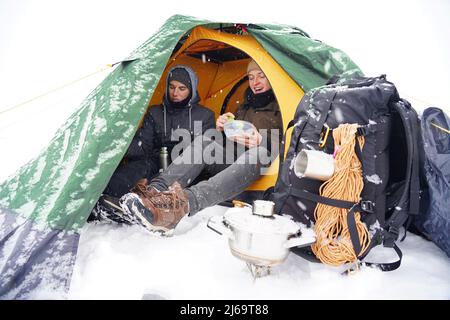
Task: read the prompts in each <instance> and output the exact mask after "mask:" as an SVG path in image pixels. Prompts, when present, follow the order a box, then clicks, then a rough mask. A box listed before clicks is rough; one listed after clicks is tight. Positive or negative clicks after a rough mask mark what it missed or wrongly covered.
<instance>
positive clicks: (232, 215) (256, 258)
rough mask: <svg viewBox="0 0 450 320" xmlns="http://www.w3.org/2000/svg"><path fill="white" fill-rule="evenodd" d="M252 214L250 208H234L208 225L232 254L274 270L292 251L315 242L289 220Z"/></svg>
mask: <svg viewBox="0 0 450 320" xmlns="http://www.w3.org/2000/svg"><path fill="white" fill-rule="evenodd" d="M260 205H261V204H260ZM269 207H270V206H269ZM252 211H254V210H252V208H249V207H242V208H238V207H234V208H230V209H228V210H227V211H226V212H225V214H224V215H223V216H214V217H211V218H210V219H209V221H208V224H207V226H208V227H209V228H210V229H212V230H214V231H215V232H217V233H219V234H221V235H223V236H225V237H227V238H228V244H229V246H230V250H231V253H232V254H233V255H234V256H235V257H237V258H239V259H241V260H244V261H246V262H247V263H251V264H253V265H255V266H267V267H271V266H274V265H277V264H280V263H282V262H283V261H284V260H286V258H287V256H288V255H289V252H290V250H289V249H290V248H292V247H299V246H301V247H303V246H308V245H311V244H312V243H314V242H315V237H313V236H302V234H301V232H300V227H299V226H298V225H297V224H296V223H295V222H294V221H292V220H291V219H289V218H286V217H283V216H280V215H276V214H273V215H271V216H263V215H257V214H253V212H252ZM256 212H259V210H256Z"/></svg>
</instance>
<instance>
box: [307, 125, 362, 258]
mask: <svg viewBox="0 0 450 320" xmlns="http://www.w3.org/2000/svg"><path fill="white" fill-rule="evenodd" d="M357 128H358V125H357V124H341V125H339V127H338V128H336V129H334V130H333V138H334V145H335V148H336V150H337V151H338V152H337V154H336V158H335V166H336V169H335V172H334V174H333V176H332V177H331V178H330V179H329V180H327V181H326V182H325V183H323V184H322V185H321V186H320V191H319V192H320V195H322V196H324V197H328V198H333V199H340V200H346V201H352V202H359V200H360V195H361V191H362V189H363V187H364V183H363V179H362V169H361V162H360V161H359V159H358V156H357V155H356V153H355V142H356V138H355V134H356V130H357ZM358 143H359V145H360V147H361V149H362V147H363V145H364V137H362V136H360V137H358ZM347 212H348V210H347V209H341V208H337V207H331V206H327V205H324V204H321V203H319V204H317V206H316V209H315V211H314V216H315V218H316V224H315V226H314V230H315V232H316V243H315V244H314V245H313V246H312V250H313V252H314V254H315V255H316V257H317V258H318V259H319V260H320V261H322V262H323V263H325V264H329V265H333V266H339V265H342V264H344V263H349V262H355V261H356V260H357V257H358V255H359V254H360V252H357V253H355V251H354V249H353V245H352V241H351V239H350V233H349V230H348V226H347ZM355 221H356V227H357V230H358V236H359V240H360V243H361V253H362V252H364V251H365V250H366V249H367V248H368V246H369V244H370V238H369V232H368V230H367V227H366V225H365V224H364V223H362V222H361V220H360V214H359V213H355Z"/></svg>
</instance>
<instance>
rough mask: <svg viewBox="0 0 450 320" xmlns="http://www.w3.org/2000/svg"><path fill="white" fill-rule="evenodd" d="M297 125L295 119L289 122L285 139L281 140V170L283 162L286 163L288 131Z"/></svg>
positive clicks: (284, 135)
mask: <svg viewBox="0 0 450 320" xmlns="http://www.w3.org/2000/svg"><path fill="white" fill-rule="evenodd" d="M295 123H296V121H295V119H292V120H291V121H289V124H288V126H287V128H286V130H285V131H284V134H283V138H282V139H281V148H280V165H279V168H281V165H282V164H283V162H284V154H285V152H286V134H287V131H288V130H289V129H290V128H292V127H293V126H294V125H295ZM305 124H306V121H305Z"/></svg>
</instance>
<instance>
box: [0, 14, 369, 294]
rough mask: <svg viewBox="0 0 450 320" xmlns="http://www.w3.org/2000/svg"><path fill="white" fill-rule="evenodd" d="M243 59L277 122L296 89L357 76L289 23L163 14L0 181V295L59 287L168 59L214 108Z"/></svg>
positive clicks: (237, 88) (291, 106)
mask: <svg viewBox="0 0 450 320" xmlns="http://www.w3.org/2000/svg"><path fill="white" fill-rule="evenodd" d="M251 58H252V59H254V60H255V61H256V62H257V63H258V64H259V65H260V66H261V68H262V70H263V71H264V72H265V73H266V75H267V77H268V79H269V81H270V83H271V85H272V87H273V90H274V93H275V96H276V98H277V100H278V102H279V105H280V109H281V113H282V117H283V123H284V129H286V128H287V125H288V123H289V121H290V120H291V119H292V118H293V115H294V112H295V109H296V107H297V105H298V103H299V101H300V99H301V97H302V96H303V94H304V92H305V91H307V90H309V89H312V88H315V87H318V86H322V85H324V84H325V83H326V81H327V80H328V79H329V78H331V77H332V76H333V75H342V74H352V73H360V74H361V71H360V69H359V68H358V67H357V66H356V65H355V63H354V62H352V60H351V59H350V58H349V57H348V56H347V55H346V54H345V53H343V52H342V51H340V50H338V49H335V48H332V47H330V46H328V45H326V44H324V43H322V42H320V41H318V40H313V39H311V38H310V37H309V36H308V34H306V33H305V32H303V31H302V30H300V29H298V28H296V27H290V26H285V25H266V24H258V25H256V24H230V23H215V22H211V21H205V20H199V19H196V18H192V17H186V16H180V15H176V16H173V17H171V18H170V19H169V20H167V22H166V23H165V24H164V25H163V26H162V27H161V28H160V29H159V30H158V31H157V32H156V33H155V34H154V35H153V36H152V37H151V38H150V39H148V40H147V41H146V42H145V43H144V44H142V45H141V46H140V47H138V48H137V49H136V50H135V51H134V52H132V53H131V55H130V56H129V57H128V58H126V59H124V60H123V61H122V62H121V63H120V64H118V65H117V67H116V68H115V69H114V70H113V71H112V72H111V73H110V74H109V75H108V76H107V77H106V79H105V80H104V81H103V82H102V83H100V84H99V85H98V87H97V88H95V89H94V90H93V91H92V92H91V94H89V96H88V97H87V98H86V99H85V100H84V101H83V102H82V104H81V106H80V107H79V109H78V110H77V111H76V112H75V113H74V114H73V115H72V116H71V117H70V118H69V119H68V120H67V121H66V123H65V124H64V125H63V126H62V127H61V128H60V129H59V130H58V131H57V133H56V135H55V136H54V138H53V139H52V140H51V142H50V144H49V145H48V146H47V147H46V149H45V150H43V151H42V152H41V153H40V154H39V155H38V156H37V157H36V158H35V159H33V160H32V161H30V162H29V163H27V164H26V165H25V166H23V167H22V168H20V169H19V170H18V172H16V174H15V175H14V176H13V177H11V178H9V179H8V180H7V181H4V182H3V183H2V184H0V298H4V299H27V298H32V297H33V292H36V291H38V290H39V289H40V288H46V289H47V290H48V289H49V288H51V289H52V290H53V291H54V292H61V294H62V295H64V294H65V293H67V291H68V288H69V285H70V278H71V274H72V269H73V265H74V262H75V258H76V252H77V247H78V241H79V236H80V230H81V228H82V227H83V226H84V224H85V223H86V219H87V217H88V216H89V214H90V211H91V210H92V208H93V206H94V205H95V203H96V201H97V200H98V198H99V196H100V194H101V192H102V191H103V189H104V188H105V186H106V185H107V183H108V181H109V179H110V177H111V175H112V173H113V172H114V170H115V168H116V167H117V166H118V164H119V163H120V161H121V159H122V158H123V156H124V154H125V152H126V150H127V148H128V145H129V143H130V142H131V140H132V138H133V136H134V134H135V132H136V130H137V128H138V126H139V123H140V121H141V120H142V118H143V116H144V114H145V112H146V110H147V108H148V106H149V105H150V104H155V103H159V102H160V101H161V97H162V95H163V89H164V88H163V82H164V79H165V75H166V72H167V70H168V69H169V68H170V67H171V66H173V65H174V64H180V63H181V64H185V65H189V66H191V67H192V68H193V69H194V70H195V71H196V72H197V74H198V76H199V78H200V83H199V89H198V90H199V94H200V97H201V103H202V104H203V105H206V106H208V107H210V108H211V109H212V110H213V111H214V112H215V113H216V115H219V114H220V113H222V112H224V111H228V110H231V111H232V110H235V108H236V107H237V106H238V105H239V103H240V102H242V96H243V92H244V90H245V88H246V85H247V81H246V75H245V71H246V66H247V63H248V61H249V60H250V59H251ZM288 136H289V134H288ZM277 168H278V161H275V162H274V163H273V165H272V167H271V169H270V170H269V174H267V175H265V176H263V177H262V178H261V179H260V180H258V181H256V182H255V183H254V184H253V185H252V186H251V187H250V188H249V189H250V190H264V189H266V188H267V187H269V186H271V185H274V183H275V180H276V177H277Z"/></svg>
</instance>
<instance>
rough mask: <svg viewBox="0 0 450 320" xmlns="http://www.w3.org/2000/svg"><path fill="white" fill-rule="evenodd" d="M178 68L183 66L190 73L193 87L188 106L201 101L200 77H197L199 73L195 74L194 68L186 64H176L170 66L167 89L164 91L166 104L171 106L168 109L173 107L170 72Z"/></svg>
mask: <svg viewBox="0 0 450 320" xmlns="http://www.w3.org/2000/svg"><path fill="white" fill-rule="evenodd" d="M177 68H182V69H184V70H186V72H187V73H188V75H189V78H190V79H191V87H192V91H191V99H189V101H188V103H187V104H186V106H192V105H193V104H195V103H198V102H199V101H200V97H199V95H198V92H197V86H198V78H197V75H196V74H195V72H194V70H193V69H192V68H191V67H188V66H185V65H176V66H175V67H172V68H170V70H169V72H168V73H167V76H166V90H165V93H164V105H166V106H168V107H169V108H168V109H172V108H170V106H171V103H170V100H169V74H170V73H171V72H172V71H173V70H174V69H177Z"/></svg>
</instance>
